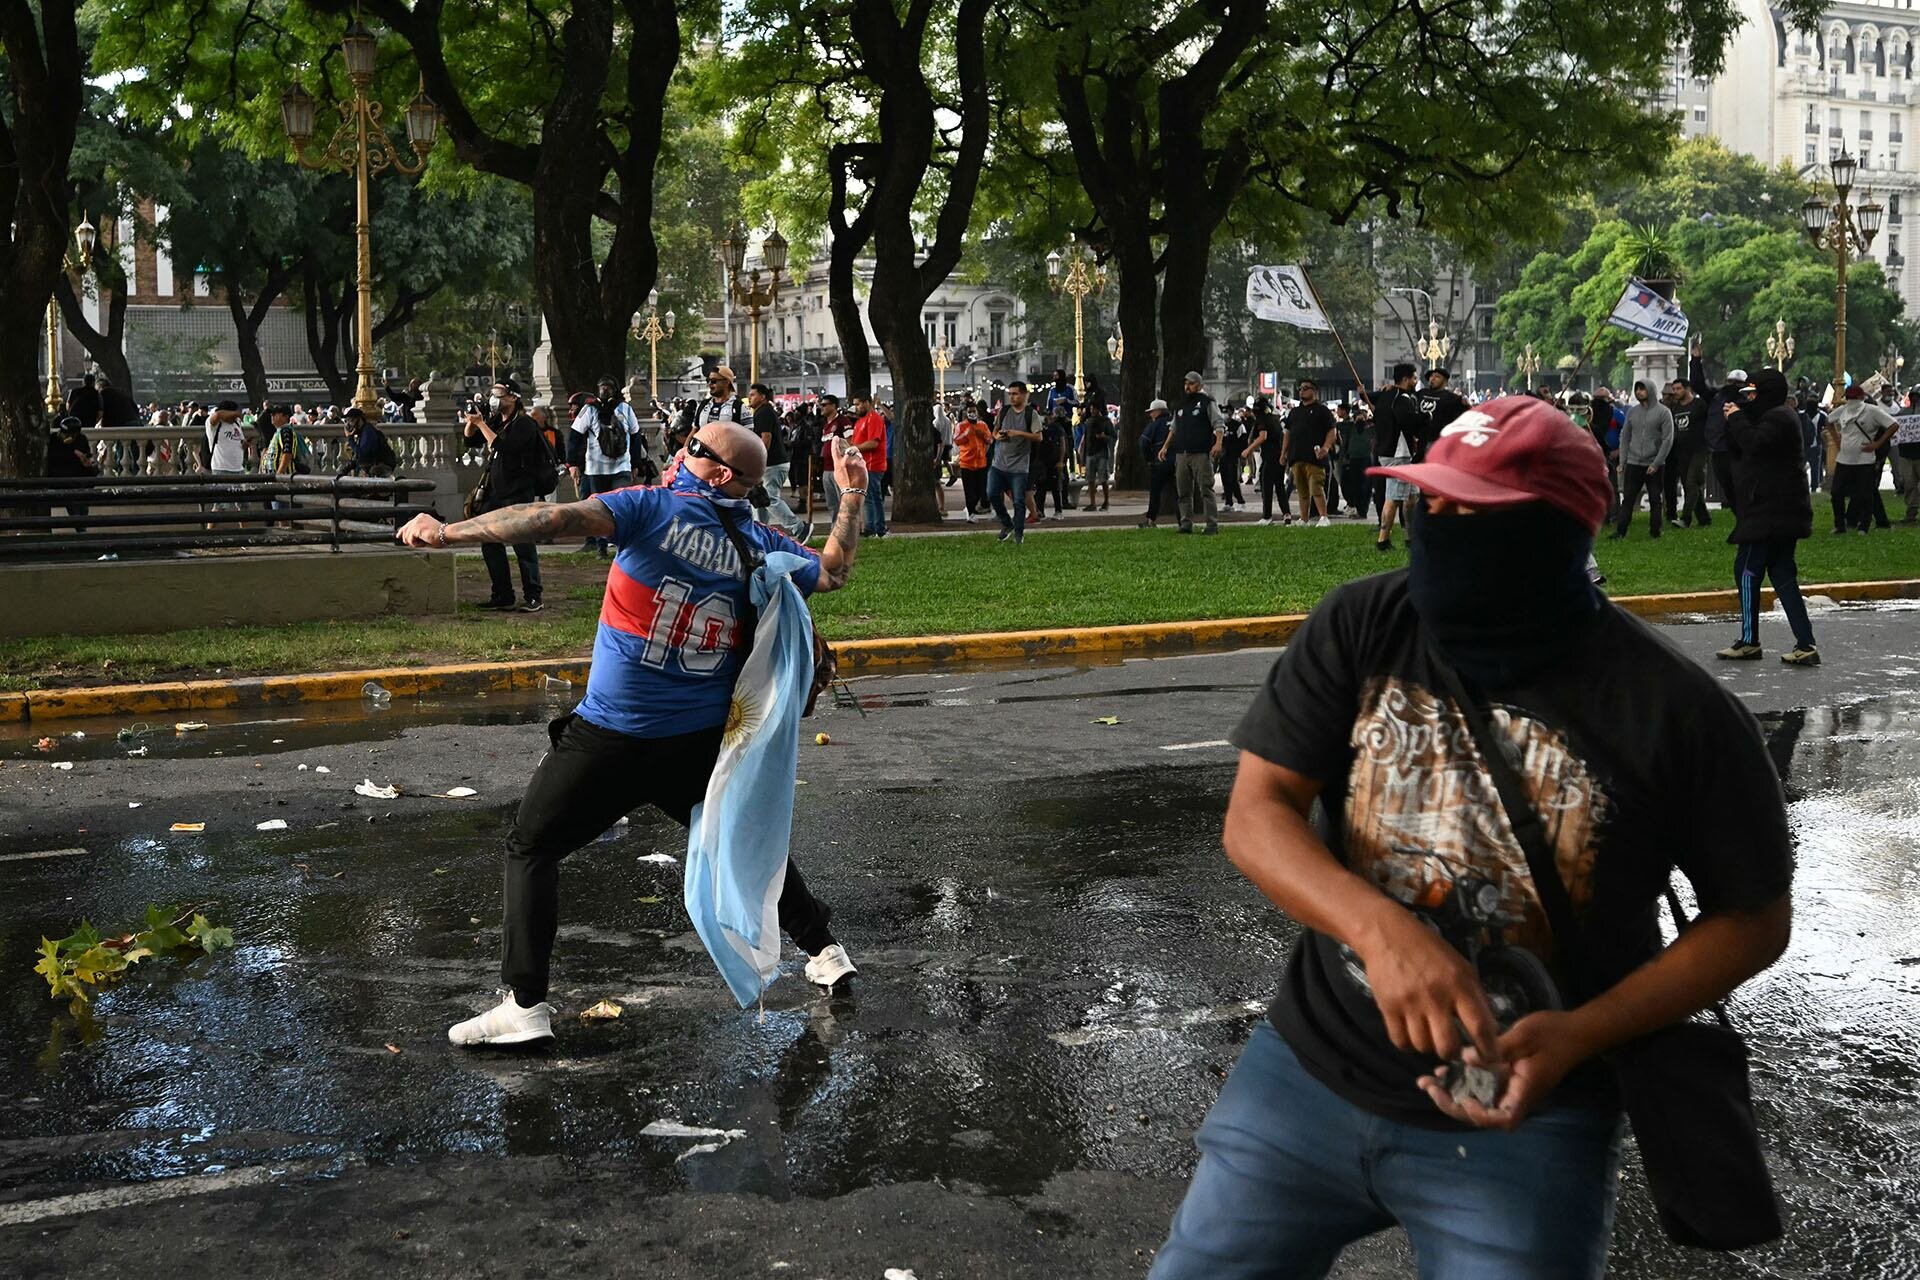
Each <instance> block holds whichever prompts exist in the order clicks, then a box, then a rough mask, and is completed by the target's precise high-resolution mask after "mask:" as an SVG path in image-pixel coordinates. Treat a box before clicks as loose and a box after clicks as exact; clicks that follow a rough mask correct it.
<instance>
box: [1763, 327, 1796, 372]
mask: <svg viewBox="0 0 1920 1280" xmlns="http://www.w3.org/2000/svg"><path fill="white" fill-rule="evenodd" d="M1767 359H1769V360H1771V361H1773V367H1774V368H1776V369H1778V370H1780V371H1781V372H1783V373H1784V372H1786V368H1787V362H1788V361H1789V360H1791V359H1793V339H1792V338H1790V337H1788V336H1787V322H1786V321H1785V320H1775V321H1774V322H1773V333H1772V335H1771V336H1769V337H1768V338H1767Z"/></svg>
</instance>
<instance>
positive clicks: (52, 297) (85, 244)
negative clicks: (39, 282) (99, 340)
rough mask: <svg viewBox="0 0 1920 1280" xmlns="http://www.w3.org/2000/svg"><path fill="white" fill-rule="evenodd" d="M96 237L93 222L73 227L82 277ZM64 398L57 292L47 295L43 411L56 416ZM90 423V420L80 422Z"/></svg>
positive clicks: (91, 255)
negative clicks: (45, 405) (45, 370)
mask: <svg viewBox="0 0 1920 1280" xmlns="http://www.w3.org/2000/svg"><path fill="white" fill-rule="evenodd" d="M98 238H99V232H98V231H97V230H95V228H94V225H93V223H91V222H89V221H87V219H85V218H84V217H83V218H81V219H80V225H79V226H77V227H75V228H74V229H73V242H74V245H75V246H76V247H77V248H78V249H79V250H80V274H81V277H82V278H83V279H84V278H85V276H86V273H87V264H88V263H90V262H92V261H93V245H94V241H95V240H97V239H98ZM66 403H67V398H66V396H64V395H63V394H61V391H60V300H59V295H58V294H52V293H50V294H48V295H47V413H48V414H50V415H52V416H55V417H58V416H59V413H60V410H61V409H62V408H63V407H64V406H65V405H66ZM82 425H84V426H89V427H91V426H92V425H93V424H92V423H91V422H88V423H83V424H82Z"/></svg>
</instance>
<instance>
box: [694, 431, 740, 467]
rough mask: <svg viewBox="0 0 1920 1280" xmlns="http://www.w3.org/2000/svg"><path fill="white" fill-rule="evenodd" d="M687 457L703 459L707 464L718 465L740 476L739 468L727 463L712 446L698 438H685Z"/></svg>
mask: <svg viewBox="0 0 1920 1280" xmlns="http://www.w3.org/2000/svg"><path fill="white" fill-rule="evenodd" d="M687 456H688V457H691V458H705V459H706V460H707V461H708V462H717V463H719V464H720V465H721V466H723V467H725V468H726V469H727V470H729V471H731V472H733V474H734V475H736V476H738V475H740V474H741V472H740V468H738V467H736V466H734V465H733V464H732V463H731V462H728V461H727V460H726V459H725V458H723V457H721V456H720V451H719V450H718V449H715V448H714V447H713V446H712V445H710V444H708V443H707V442H706V441H705V440H702V439H701V438H700V437H699V436H688V437H687Z"/></svg>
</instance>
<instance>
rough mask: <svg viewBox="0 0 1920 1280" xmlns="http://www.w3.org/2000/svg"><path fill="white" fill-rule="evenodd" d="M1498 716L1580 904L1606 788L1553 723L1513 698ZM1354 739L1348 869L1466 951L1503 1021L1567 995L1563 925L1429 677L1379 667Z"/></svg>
mask: <svg viewBox="0 0 1920 1280" xmlns="http://www.w3.org/2000/svg"><path fill="white" fill-rule="evenodd" d="M1488 719H1489V721H1490V722H1491V724H1492V727H1493V731H1494V732H1495V734H1497V735H1499V736H1500V737H1501V738H1502V739H1504V740H1505V741H1508V742H1511V743H1513V744H1514V745H1515V746H1516V747H1518V748H1519V753H1518V754H1519V759H1518V770H1517V771H1518V773H1519V775H1520V779H1521V782H1522V784H1523V785H1524V787H1525V789H1526V793H1527V796H1528V798H1529V799H1530V800H1531V802H1532V804H1533V807H1534V812H1535V813H1536V814H1538V815H1539V818H1540V822H1541V825H1542V827H1543V828H1544V829H1545V831H1546V836H1547V842H1548V844H1549V846H1550V847H1551V848H1552V849H1553V852H1554V859H1555V862H1556V864H1557V865H1558V867H1559V870H1560V879H1561V881H1562V882H1563V883H1564V884H1565V885H1566V886H1567V893H1568V896H1570V897H1571V898H1572V899H1573V903H1574V906H1575V908H1576V909H1579V908H1580V907H1582V906H1584V905H1585V903H1586V902H1587V900H1588V898H1589V897H1590V896H1591V893H1592V887H1593V866H1594V855H1595V851H1596V850H1597V849H1598V847H1599V844H1600V838H1601V833H1602V831H1603V829H1604V828H1605V826H1606V823H1607V819H1608V815H1609V813H1610V810H1611V802H1610V801H1609V799H1608V796H1607V793H1606V792H1605V791H1604V790H1602V789H1601V787H1600V786H1599V784H1598V783H1597V782H1596V780H1595V779H1594V777H1593V774H1592V771H1591V770H1590V769H1589V768H1588V767H1587V765H1586V763H1585V762H1584V761H1583V760H1581V759H1580V758H1579V757H1578V756H1576V755H1574V754H1573V752H1572V751H1571V750H1570V749H1569V747H1568V745H1567V741H1566V738H1565V736H1564V735H1562V734H1560V733H1559V732H1557V731H1556V730H1554V729H1552V728H1550V727H1548V726H1546V725H1544V724H1541V723H1540V722H1539V721H1537V720H1532V719H1529V718H1527V717H1524V716H1519V715H1516V714H1514V713H1513V712H1511V711H1509V710H1507V709H1505V708H1502V707H1494V708H1492V709H1491V710H1490V713H1489V716H1488ZM1351 745H1352V747H1353V750H1354V759H1353V765H1352V768H1351V769H1350V771H1349V773H1348V777H1347V783H1348V786H1347V796H1346V811H1345V815H1344V816H1345V823H1344V829H1345V853H1346V861H1347V866H1348V868H1349V869H1351V870H1352V871H1353V872H1354V873H1355V874H1356V875H1359V876H1361V877H1363V878H1364V879H1366V880H1367V881H1368V883H1370V884H1372V885H1374V886H1375V887H1377V888H1378V889H1380V890H1381V892H1383V893H1385V894H1387V895H1388V896H1389V897H1391V898H1393V899H1394V900H1395V901H1396V902H1399V903H1402V904H1403V905H1405V906H1406V907H1407V909H1408V910H1410V911H1412V912H1413V913H1414V914H1415V915H1417V916H1419V917H1420V918H1421V919H1422V920H1423V921H1424V922H1426V923H1427V924H1428V925H1430V926H1431V927H1432V928H1433V929H1434V930H1435V931H1436V932H1438V933H1439V934H1440V936H1441V937H1443V938H1445V939H1446V940H1447V942H1448V943H1449V944H1451V945H1452V946H1453V948H1454V949H1455V950H1457V951H1459V952H1460V953H1461V954H1462V955H1464V956H1466V957H1467V959H1468V960H1469V961H1470V962H1471V963H1472V964H1473V965H1474V967H1475V969H1476V970H1478V972H1479V974H1480V978H1481V983H1482V985H1483V986H1484V987H1485V988H1486V990H1487V995H1488V998H1489V1000H1490V1001H1491V1003H1492V1004H1493V1006H1494V1013H1495V1016H1496V1017H1498V1018H1499V1020H1500V1022H1501V1023H1502V1024H1505V1025H1510V1024H1511V1023H1512V1022H1514V1021H1515V1020H1517V1019H1519V1018H1521V1017H1524V1016H1525V1015H1526V1014H1528V1013H1530V1012H1533V1011H1535V1010H1537V1009H1542V1008H1554V1007H1558V1005H1559V1004H1560V1000H1559V997H1558V995H1557V992H1556V989H1555V985H1554V982H1553V979H1552V977H1551V976H1550V974H1549V972H1548V969H1547V963H1548V962H1549V961H1550V960H1551V959H1552V956H1553V931H1552V929H1551V928H1550V927H1549V925H1548V923H1547V918H1546V912H1545V910H1544V909H1543V908H1542V907H1541V905H1540V896H1539V893H1538V892H1537V890H1536V889H1535V887H1534V883H1533V877H1532V875H1531V874H1530V873H1529V872H1528V869H1527V855H1526V851H1525V850H1523V849H1522V848H1521V847H1520V844H1519V842H1518V841H1517V840H1516V839H1515V838H1514V836H1513V829H1512V826H1511V825H1510V824H1509V822H1508V821H1507V818H1506V815H1505V813H1504V812H1503V810H1502V809H1501V807H1500V798H1499V792H1498V791H1497V790H1496V788H1495V786H1494V782H1493V777H1492V775H1491V774H1489V773H1488V771H1487V770H1486V767H1485V766H1484V765H1483V764H1482V763H1481V760H1480V757H1479V753H1478V751H1477V750H1476V749H1475V745H1474V741H1473V734H1472V731H1471V730H1470V729H1469V728H1468V727H1467V724H1466V721H1465V720H1464V719H1463V718H1462V717H1461V715H1460V713H1459V712H1458V711H1457V710H1455V709H1454V708H1453V706H1452V705H1451V704H1449V703H1447V702H1445V701H1444V700H1442V699H1440V698H1438V697H1436V696H1435V695H1434V694H1432V693H1430V692H1428V691H1427V690H1426V689H1424V688H1421V687H1420V686H1419V685H1415V684H1410V683H1405V682H1403V681H1400V680H1398V679H1395V678H1393V677H1390V676H1376V677H1374V678H1372V679H1370V680H1368V681H1367V682H1366V684H1365V686H1364V688H1363V690H1362V695H1361V701H1360V712H1359V715H1358V716H1356V717H1355V719H1354V724H1353V736H1352V742H1351ZM1342 958H1343V959H1344V960H1346V962H1347V963H1346V973H1347V976H1348V977H1349V978H1351V979H1353V980H1354V981H1355V982H1356V983H1358V984H1359V985H1360V986H1361V988H1362V989H1363V990H1364V989H1365V988H1366V978H1365V975H1364V973H1363V972H1362V971H1361V968H1360V965H1359V962H1358V960H1357V959H1356V958H1355V957H1354V956H1353V954H1352V952H1350V951H1348V950H1347V949H1345V948H1342Z"/></svg>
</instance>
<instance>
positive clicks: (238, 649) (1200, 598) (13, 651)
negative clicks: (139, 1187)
mask: <svg viewBox="0 0 1920 1280" xmlns="http://www.w3.org/2000/svg"><path fill="white" fill-rule="evenodd" d="M1730 528H1731V525H1730V524H1729V523H1728V522H1727V520H1726V519H1725V517H1722V518H1721V520H1720V521H1718V522H1716V524H1715V525H1714V526H1713V527H1712V528H1708V529H1691V530H1689V529H1670V530H1669V531H1668V532H1667V534H1666V536H1665V537H1663V538H1661V539H1660V540H1659V541H1658V542H1655V541H1652V540H1651V539H1649V538H1648V537H1647V536H1646V526H1645V520H1644V517H1642V518H1641V519H1640V520H1639V521H1637V522H1636V525H1635V529H1634V532H1633V535H1632V536H1631V537H1630V538H1628V539H1627V540H1626V541H1625V542H1607V541H1602V542H1601V543H1600V548H1599V553H1598V554H1599V557H1600V564H1601V567H1602V568H1603V569H1604V570H1605V571H1606V574H1607V590H1608V591H1610V592H1612V593H1613V594H1615V595H1641V594H1648V593H1655V592H1671V591H1700V590H1719V589H1726V588H1731V587H1732V585H1733V580H1732V572H1733V549H1732V548H1731V547H1729V546H1728V545H1727V543H1726V535H1727V532H1728V530H1729V529H1730ZM1398 540H1399V541H1401V542H1402V543H1404V536H1403V535H1402V536H1401V537H1400V538H1399V539H1398ZM1799 559H1800V576H1801V580H1802V581H1803V582H1839V581H1864V580H1869V579H1877V578H1909V577H1920V529H1916V528H1895V529H1893V530H1892V531H1890V532H1882V531H1878V530H1876V531H1875V532H1874V533H1873V534H1872V535H1870V536H1868V537H1860V536H1859V535H1857V534H1856V535H1848V536H1846V537H1836V536H1834V535H1831V534H1827V533H1824V532H1823V533H1820V534H1816V535H1815V536H1814V537H1813V538H1811V539H1809V540H1808V541H1806V542H1804V543H1802V544H1801V547H1800V557H1799ZM542 560H543V563H545V564H547V565H548V566H549V581H550V584H551V585H550V586H549V590H548V602H549V605H548V609H547V611H546V612H545V613H542V614H538V615H531V616H525V615H509V616H506V617H501V616H499V615H495V614H488V613H483V612H480V611H478V610H476V609H474V608H472V607H471V606H466V605H463V606H462V607H461V610H460V613H459V614H458V615H456V616H454V617H452V618H445V619H432V620H413V619H380V620H375V621H367V622H339V623H302V624H297V625H292V626H279V627H244V626H243V627H231V628H221V629H211V630H201V631H180V632H173V633H170V634H165V635H127V636H84V637H54V638H46V639H32V640H4V641H0V689H29V688H37V687H44V686H48V685H74V684H85V683H92V684H100V683H119V682H123V681H140V680H149V679H180V678H204V677H209V676H213V675H215V674H216V673H221V674H227V675H236V674H261V673H283V672H300V671H326V670H342V669H353V668H356V667H376V666H401V665H417V664H422V663H426V662H433V661H440V662H462V661H495V660H511V659H524V658H540V657H561V656H573V655H579V654H584V653H585V652H587V650H588V649H589V648H590V647H591V645H592V641H593V628H594V619H595V617H596V615H597V613H598V609H599V587H598V586H597V585H595V584H597V582H598V581H599V579H600V577H601V575H602V574H603V572H604V570H603V569H602V568H601V566H600V564H599V562H598V561H597V560H594V559H592V558H590V557H585V556H579V555H576V554H550V555H545V556H543V557H542ZM1405 563H1406V553H1405V551H1404V549H1399V550H1396V551H1394V552H1393V553H1392V554H1388V555H1382V554H1380V553H1379V552H1377V551H1375V550H1374V548H1373V536H1372V531H1371V529H1369V528H1367V527H1365V526H1362V525H1359V524H1356V523H1344V524H1341V525H1338V526H1336V527H1334V528H1331V529H1310V528H1301V527H1294V528H1267V529H1261V528H1257V527H1253V526H1249V525H1237V526H1236V525H1229V526H1227V527H1226V528H1225V529H1224V530H1223V532H1222V533H1221V534H1220V536H1218V537H1212V538H1209V537H1204V536H1201V535H1199V534H1192V535H1186V536H1183V535H1180V534H1178V533H1175V532H1173V531H1172V530H1171V529H1141V530H1135V529H1101V530H1089V531H1087V532H1081V533H1065V532H1062V533H1053V532H1048V533H1036V534H1035V535H1034V536H1033V537H1031V538H1029V539H1028V540H1027V542H1026V544H1025V545H1024V546H1020V547H1015V546H1013V545H1011V544H1005V545H1003V544H1001V543H999V542H997V541H995V539H994V537H993V535H992V534H990V533H977V534H966V535H961V536H953V537H929V538H917V537H896V538H889V539H887V540H885V541H881V542H874V541H869V542H866V543H863V544H862V545H861V548H860V563H859V568H858V570H857V571H856V573H855V575H854V580H853V583H852V584H851V585H850V586H849V587H848V588H847V589H846V590H845V591H841V592H838V593H835V594H833V595H829V596H821V597H819V598H817V599H816V600H815V601H814V603H813V609H814V615H815V617H816V618H818V619H819V621H820V627H821V630H822V631H823V632H824V633H825V634H826V635H827V636H828V637H829V638H833V639H856V638H865V637H879V636H910V635H929V634H938V633H950V632H970V631H1009V630H1021V629H1026V628H1032V627H1072V626H1108V625H1114V624H1121V623H1130V622H1175V621H1186V620H1190V619H1200V618H1232V617H1243V616H1254V615H1261V614H1274V613H1297V612H1303V611H1305V610H1307V609H1309V608H1311V607H1312V606H1313V604H1314V602H1315V601H1316V600H1318V599H1319V598H1320V597H1321V596H1322V595H1323V594H1325V593H1326V591H1327V590H1328V589H1329V588H1331V587H1333V586H1336V585H1338V584H1339V583H1342V582H1346V581H1348V580H1350V579H1353V578H1358V577H1363V576H1365V575H1367V574H1370V573H1378V572H1381V571H1382V570H1384V569H1389V568H1396V567H1399V566H1401V565H1404V564H1405ZM480 573H481V569H480V566H479V563H478V561H477V560H473V561H471V562H470V561H469V560H468V559H465V558H463V559H462V560H461V562H460V574H461V577H462V582H463V585H465V584H467V583H468V582H469V579H471V578H475V577H477V576H478V575H479V574H480Z"/></svg>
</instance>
